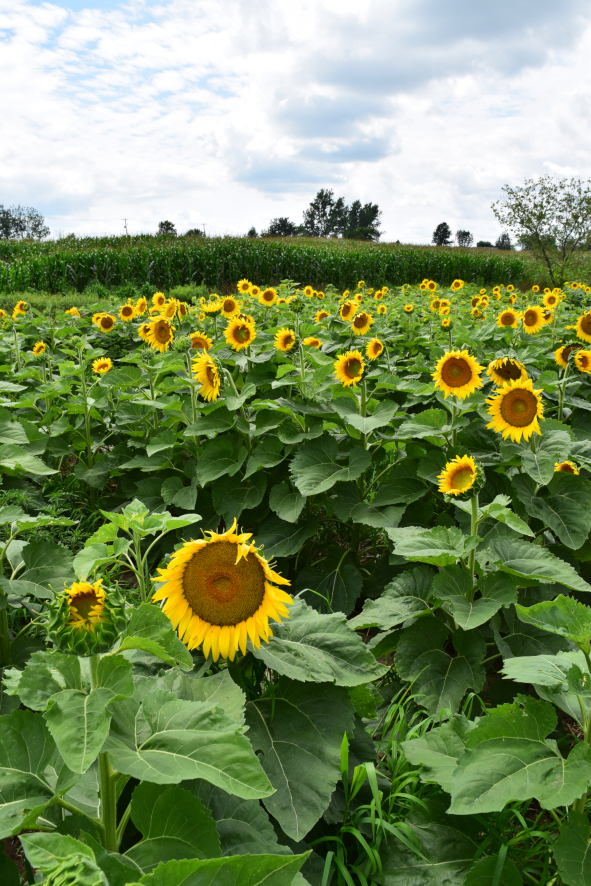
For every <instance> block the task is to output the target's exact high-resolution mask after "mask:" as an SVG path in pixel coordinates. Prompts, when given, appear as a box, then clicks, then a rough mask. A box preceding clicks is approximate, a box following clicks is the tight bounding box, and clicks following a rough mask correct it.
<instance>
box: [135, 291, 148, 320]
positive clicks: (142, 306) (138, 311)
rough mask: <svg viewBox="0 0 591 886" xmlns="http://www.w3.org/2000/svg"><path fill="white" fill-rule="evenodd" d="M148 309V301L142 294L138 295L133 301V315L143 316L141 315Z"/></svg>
mask: <svg viewBox="0 0 591 886" xmlns="http://www.w3.org/2000/svg"><path fill="white" fill-rule="evenodd" d="M147 310H148V302H147V300H146V299H145V298H144V296H143V295H142V296H140V297H139V298H138V300H137V301H136V303H135V315H136V317H143V315H144V314H145V313H146V311H147Z"/></svg>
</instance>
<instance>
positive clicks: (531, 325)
mask: <svg viewBox="0 0 591 886" xmlns="http://www.w3.org/2000/svg"><path fill="white" fill-rule="evenodd" d="M545 322H546V321H545V320H544V312H543V310H542V308H540V307H538V305H534V306H533V307H529V308H526V310H525V311H524V312H523V329H524V331H525V332H527V334H528V335H535V334H536V333H537V332H539V331H540V329H541V328H542V327H543V325H544V323H545Z"/></svg>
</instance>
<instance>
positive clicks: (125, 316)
mask: <svg viewBox="0 0 591 886" xmlns="http://www.w3.org/2000/svg"><path fill="white" fill-rule="evenodd" d="M119 317H120V318H121V319H122V320H123V321H124V322H125V323H129V321H130V320H133V318H134V317H135V308H134V306H133V305H129V304H128V305H122V306H121V310H120V311H119Z"/></svg>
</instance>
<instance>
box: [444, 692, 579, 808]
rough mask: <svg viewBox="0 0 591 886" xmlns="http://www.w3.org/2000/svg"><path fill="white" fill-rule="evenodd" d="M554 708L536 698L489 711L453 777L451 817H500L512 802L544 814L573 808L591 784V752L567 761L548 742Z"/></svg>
mask: <svg viewBox="0 0 591 886" xmlns="http://www.w3.org/2000/svg"><path fill="white" fill-rule="evenodd" d="M556 722H557V716H556V712H555V710H554V708H553V707H552V706H551V705H549V704H547V703H546V702H543V701H536V700H533V699H531V698H527V699H524V700H523V702H522V701H519V700H518V701H516V702H515V703H513V704H505V705H501V706H500V707H498V708H494V709H493V710H489V711H488V713H487V714H486V716H485V717H482V719H481V720H479V721H478V723H477V724H476V726H475V727H474V728H473V729H472V730H470V732H469V733H468V734H467V736H466V750H465V752H464V754H463V755H462V756H461V757H460V759H459V760H458V766H457V769H456V771H455V774H454V777H453V792H452V802H451V806H450V809H449V811H450V812H451V813H452V814H460V815H462V814H467V813H470V814H476V813H482V812H498V811H500V810H501V809H503V808H504V807H505V806H506V805H507V803H510V802H511V801H513V800H519V801H520V802H522V801H524V800H529V799H536V800H537V801H538V802H539V804H540V805H541V806H542V808H544V809H554V808H556V807H557V806H568V805H570V804H571V803H573V802H574V800H576V799H577V797H580V796H581V795H582V794H583V793H584V792H585V791H586V790H587V786H588V784H589V783H590V782H591V748H590V747H589V746H588V745H587V744H584V743H582V742H581V743H579V744H577V745H575V746H574V748H573V750H572V751H571V752H570V754H569V756H568V758H567V759H566V760H565V759H564V758H563V757H562V755H561V754H560V752H559V750H558V748H557V746H556V743H555V742H553V741H548V740H547V738H546V736H547V735H548V734H549V733H550V732H552V731H553V730H554V729H555V727H556Z"/></svg>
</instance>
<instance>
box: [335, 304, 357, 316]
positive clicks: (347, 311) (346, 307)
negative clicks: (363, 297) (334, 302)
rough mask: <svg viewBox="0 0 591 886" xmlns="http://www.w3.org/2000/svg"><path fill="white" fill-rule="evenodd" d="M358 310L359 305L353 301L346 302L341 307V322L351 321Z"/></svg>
mask: <svg viewBox="0 0 591 886" xmlns="http://www.w3.org/2000/svg"><path fill="white" fill-rule="evenodd" d="M356 310H357V305H356V303H355V302H353V301H346V302H345V303H344V304H342V305H341V310H340V311H339V314H340V316H341V320H351V318H352V317H353V315H354V314H355V311H356Z"/></svg>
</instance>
